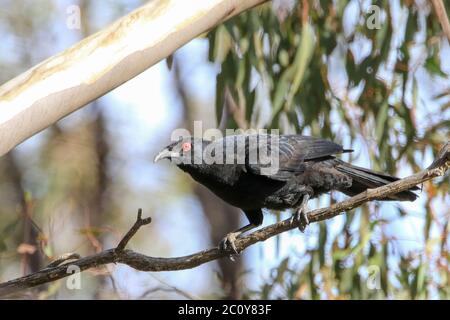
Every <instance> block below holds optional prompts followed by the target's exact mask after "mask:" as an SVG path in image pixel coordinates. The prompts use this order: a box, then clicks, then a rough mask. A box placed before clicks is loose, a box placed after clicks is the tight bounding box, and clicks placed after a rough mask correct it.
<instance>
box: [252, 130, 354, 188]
mask: <svg viewBox="0 0 450 320" xmlns="http://www.w3.org/2000/svg"><path fill="white" fill-rule="evenodd" d="M260 136H261V135H260ZM270 137H275V139H276V137H278V140H274V139H271V138H270ZM265 138H266V141H267V146H268V148H267V150H268V151H265V150H264V152H265V154H266V155H267V156H268V157H269V158H270V159H271V160H273V162H272V163H270V164H268V161H267V160H266V161H263V162H262V161H260V160H261V158H260V157H259V158H258V161H257V162H256V163H255V162H254V161H253V162H248V163H246V168H247V169H248V171H249V172H251V173H253V174H258V175H263V176H267V177H268V178H270V179H273V180H280V181H287V180H289V179H291V178H292V177H293V176H295V175H297V174H300V173H302V172H304V163H305V162H307V161H318V160H322V159H328V158H330V157H332V156H333V155H335V154H339V153H342V152H350V151H352V150H344V149H343V147H342V146H341V145H339V144H337V143H334V142H331V141H328V140H323V139H318V138H314V137H308V136H301V135H282V136H266V137H265ZM263 144H264V143H263ZM255 148H258V151H259V150H260V148H261V147H260V145H258V144H254V143H253V144H252V143H249V145H248V149H247V152H248V154H249V155H250V154H251V153H252V152H253V153H254V152H255V150H254V149H255ZM264 152H263V154H264ZM277 155H278V162H277V161H276V158H275V157H276V156H277ZM269 166H272V167H273V168H275V167H276V168H277V170H267V168H268V167H269Z"/></svg>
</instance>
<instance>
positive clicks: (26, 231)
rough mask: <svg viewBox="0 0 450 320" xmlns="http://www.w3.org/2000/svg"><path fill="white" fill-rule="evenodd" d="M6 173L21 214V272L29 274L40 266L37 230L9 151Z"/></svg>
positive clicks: (20, 173)
mask: <svg viewBox="0 0 450 320" xmlns="http://www.w3.org/2000/svg"><path fill="white" fill-rule="evenodd" d="M5 162H6V168H7V170H6V173H7V174H8V176H9V177H8V178H9V179H8V178H7V180H9V181H11V186H12V187H13V190H14V194H15V195H16V196H17V200H18V201H17V203H18V210H19V212H20V215H21V220H22V229H23V237H22V239H21V240H20V241H21V244H20V245H21V246H20V247H19V248H22V249H21V250H19V251H21V252H20V253H21V256H22V259H21V268H22V274H24V275H26V274H30V273H33V272H36V271H38V270H39V269H40V268H41V267H42V254H41V251H40V247H39V243H38V241H37V238H38V236H39V230H37V228H36V226H35V225H34V223H33V221H32V218H33V207H32V203H31V201H28V202H27V200H26V199H25V190H24V189H23V187H22V172H21V171H20V169H19V167H18V166H17V163H16V159H15V158H14V154H13V153H9V154H7V155H6V156H5Z"/></svg>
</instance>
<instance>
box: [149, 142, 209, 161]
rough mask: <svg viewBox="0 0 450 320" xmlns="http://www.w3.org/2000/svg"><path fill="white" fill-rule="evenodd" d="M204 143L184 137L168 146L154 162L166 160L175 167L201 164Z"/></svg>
mask: <svg viewBox="0 0 450 320" xmlns="http://www.w3.org/2000/svg"><path fill="white" fill-rule="evenodd" d="M205 143H206V141H204V140H202V139H197V138H192V137H186V138H182V139H180V140H178V141H177V142H173V143H171V144H169V145H168V146H167V147H165V148H164V149H162V150H161V151H160V152H159V153H158V154H157V155H156V157H155V159H154V162H158V161H159V160H161V159H168V160H170V161H172V162H174V163H175V164H177V165H182V164H185V165H189V164H194V163H198V162H200V163H202V149H203V146H204V144H205Z"/></svg>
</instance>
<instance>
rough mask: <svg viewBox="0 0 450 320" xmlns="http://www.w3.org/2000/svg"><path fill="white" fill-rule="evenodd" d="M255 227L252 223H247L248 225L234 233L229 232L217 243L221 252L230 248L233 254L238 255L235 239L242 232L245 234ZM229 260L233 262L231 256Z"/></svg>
mask: <svg viewBox="0 0 450 320" xmlns="http://www.w3.org/2000/svg"><path fill="white" fill-rule="evenodd" d="M256 227H257V225H254V224H252V223H249V224H248V225H246V226H244V227H242V228H239V229H237V230H236V231H233V232H230V233H228V234H227V235H226V236H225V238H223V239H222V241H220V243H219V248H220V249H221V250H224V251H227V250H229V249H230V248H231V250H232V251H233V253H234V254H236V255H238V254H239V251H238V250H237V248H236V244H235V242H236V239H237V238H238V237H239V236H240V235H241V234H243V233H244V232H247V231H249V230H251V229H254V228H256ZM230 258H231V260H233V258H232V256H230Z"/></svg>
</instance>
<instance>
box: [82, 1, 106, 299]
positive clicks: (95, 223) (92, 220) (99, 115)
mask: <svg viewBox="0 0 450 320" xmlns="http://www.w3.org/2000/svg"><path fill="white" fill-rule="evenodd" d="M90 4H91V2H89V1H87V0H81V1H80V11H81V13H82V14H81V31H82V35H83V38H87V37H88V36H90V35H91V34H92V33H94V30H93V29H92V26H91V22H92V20H93V19H94V17H93V16H92V11H91V8H90ZM91 107H92V108H93V109H94V112H95V119H94V120H93V122H92V125H91V126H90V130H92V137H93V139H94V142H93V145H92V147H93V149H94V150H93V151H94V154H95V163H92V165H93V166H96V170H95V173H96V177H95V179H96V185H95V187H94V190H93V192H92V194H91V197H90V199H88V203H87V212H86V214H87V216H86V220H87V221H86V223H87V227H90V228H100V227H101V226H104V225H106V222H107V221H108V219H107V217H106V212H107V210H106V209H107V208H106V207H107V204H108V194H107V190H108V185H109V183H110V181H109V177H108V172H107V171H108V168H107V157H108V154H109V145H108V141H107V140H108V138H107V132H106V119H105V116H104V114H103V112H102V106H101V103H100V102H99V100H96V101H94V102H93V103H92V104H91ZM90 240H91V242H92V244H93V246H94V248H95V251H96V252H100V251H101V250H103V247H104V237H103V236H102V234H101V235H100V236H99V237H98V239H97V237H95V236H94V235H93V234H92V233H91V236H90ZM100 279H101V280H99V285H98V288H97V290H96V292H95V298H96V299H99V298H100V299H101V295H102V291H103V290H104V288H105V286H106V283H107V282H106V279H105V278H104V277H101V278H100Z"/></svg>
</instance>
